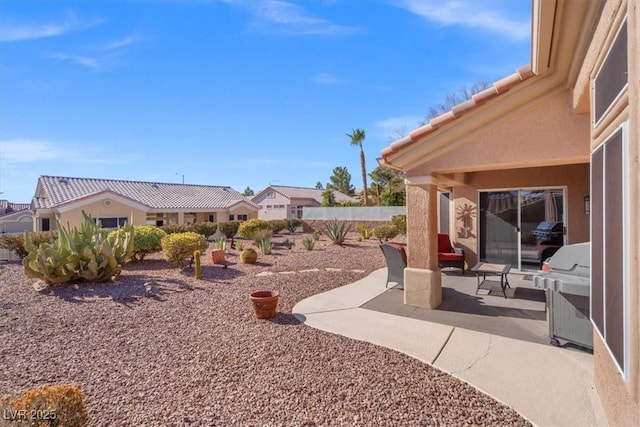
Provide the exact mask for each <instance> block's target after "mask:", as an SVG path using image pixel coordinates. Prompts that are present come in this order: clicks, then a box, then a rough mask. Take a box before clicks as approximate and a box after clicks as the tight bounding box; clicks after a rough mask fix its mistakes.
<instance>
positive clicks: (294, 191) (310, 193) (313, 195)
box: [270, 185, 356, 203]
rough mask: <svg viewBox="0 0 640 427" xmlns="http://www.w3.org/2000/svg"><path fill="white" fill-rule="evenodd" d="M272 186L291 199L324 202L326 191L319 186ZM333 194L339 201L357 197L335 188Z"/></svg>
mask: <svg viewBox="0 0 640 427" xmlns="http://www.w3.org/2000/svg"><path fill="white" fill-rule="evenodd" d="M270 187H271V188H273V189H274V190H276V191H278V192H280V193H281V194H283V195H285V196H286V197H288V198H290V199H292V198H295V199H313V200H316V201H317V202H318V203H322V193H323V192H324V191H325V190H321V189H318V188H307V187H289V186H286V185H271V186H270ZM333 195H334V197H335V199H336V202H338V203H340V202H348V201H355V200H356V199H355V198H353V197H351V196H348V195H346V194H344V193H342V192H340V191H337V190H334V192H333Z"/></svg>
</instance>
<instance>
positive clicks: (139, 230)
mask: <svg viewBox="0 0 640 427" xmlns="http://www.w3.org/2000/svg"><path fill="white" fill-rule="evenodd" d="M133 230H134V234H133V259H134V260H136V261H142V260H143V259H144V257H145V256H147V255H149V254H152V253H154V252H160V251H161V250H162V246H161V245H160V242H161V241H162V238H163V237H164V236H166V235H167V233H165V232H164V231H163V230H162V229H160V228H158V227H156V226H155V225H136V226H134V227H133ZM122 233H124V229H122V228H121V229H118V230H114V231H112V232H111V233H109V239H112V240H113V239H115V237H116V235H118V234H122Z"/></svg>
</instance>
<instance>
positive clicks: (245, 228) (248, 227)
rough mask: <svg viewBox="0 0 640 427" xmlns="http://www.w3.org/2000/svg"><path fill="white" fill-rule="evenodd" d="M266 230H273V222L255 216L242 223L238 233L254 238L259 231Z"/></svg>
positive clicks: (244, 236)
mask: <svg viewBox="0 0 640 427" xmlns="http://www.w3.org/2000/svg"><path fill="white" fill-rule="evenodd" d="M264 230H267V231H269V232H271V224H269V222H268V221H265V220H263V219H257V218H254V219H250V220H248V221H244V222H243V223H242V224H240V227H239V228H238V235H239V236H240V237H242V238H243V239H254V235H255V234H256V232H257V231H264Z"/></svg>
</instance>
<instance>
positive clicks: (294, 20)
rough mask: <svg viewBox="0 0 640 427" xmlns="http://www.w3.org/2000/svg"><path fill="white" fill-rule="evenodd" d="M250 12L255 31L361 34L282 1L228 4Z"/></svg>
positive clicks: (354, 28)
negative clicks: (253, 19)
mask: <svg viewBox="0 0 640 427" xmlns="http://www.w3.org/2000/svg"><path fill="white" fill-rule="evenodd" d="M228 3H230V4H235V5H239V6H242V7H244V8H246V9H247V10H249V11H250V12H251V13H252V14H253V16H254V18H255V22H253V24H252V26H251V27H252V28H253V29H254V30H259V31H266V32H269V31H274V32H278V33H282V34H288V35H345V34H353V33H356V32H359V31H360V30H359V29H358V28H356V27H350V26H345V25H337V24H333V23H331V22H330V21H328V20H326V19H323V18H318V17H315V16H313V15H311V14H310V13H309V12H307V10H306V9H304V8H303V7H302V6H299V5H297V4H294V3H289V2H287V1H282V0H261V1H254V0H248V1H233V2H231V1H230V2H228Z"/></svg>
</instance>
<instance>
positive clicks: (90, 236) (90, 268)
mask: <svg viewBox="0 0 640 427" xmlns="http://www.w3.org/2000/svg"><path fill="white" fill-rule="evenodd" d="M82 215H83V216H84V220H83V222H82V224H81V226H80V228H78V227H63V226H62V225H61V224H60V223H58V233H59V235H58V238H57V239H55V240H53V241H52V242H51V243H41V244H40V245H38V246H36V245H35V244H34V242H33V241H32V240H31V236H30V235H29V233H25V247H26V249H27V251H28V252H29V253H28V255H27V256H26V257H25V258H24V259H23V260H22V265H23V266H24V272H25V275H26V276H27V277H31V278H34V279H42V280H44V282H45V283H46V284H48V285H56V284H61V283H75V282H106V281H108V280H113V279H114V278H116V277H117V276H118V275H120V272H121V271H122V266H123V265H124V264H125V263H126V262H128V261H129V260H130V259H131V257H132V256H133V240H134V229H133V226H131V225H125V226H124V227H122V229H123V231H122V234H118V235H116V236H115V238H114V239H109V238H108V233H107V232H106V231H105V230H104V229H101V228H99V226H98V225H97V224H96V223H95V221H94V220H93V219H92V218H91V217H90V216H89V215H87V214H86V213H85V212H82Z"/></svg>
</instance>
